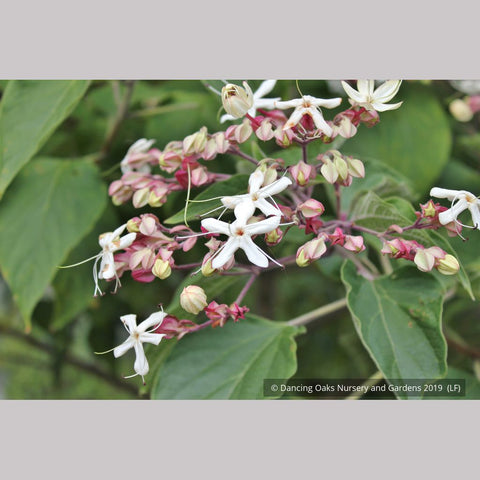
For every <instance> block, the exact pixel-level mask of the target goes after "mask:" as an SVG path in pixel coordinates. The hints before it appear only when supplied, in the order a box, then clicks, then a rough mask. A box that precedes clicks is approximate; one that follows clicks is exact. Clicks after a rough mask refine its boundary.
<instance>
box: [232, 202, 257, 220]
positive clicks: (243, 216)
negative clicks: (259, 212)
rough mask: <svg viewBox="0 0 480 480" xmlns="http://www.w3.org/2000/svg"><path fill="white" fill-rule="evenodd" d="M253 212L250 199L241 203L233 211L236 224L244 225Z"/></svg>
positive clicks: (252, 204)
mask: <svg viewBox="0 0 480 480" xmlns="http://www.w3.org/2000/svg"><path fill="white" fill-rule="evenodd" d="M253 212H255V204H254V202H253V201H252V199H251V198H248V199H245V200H243V201H241V202H240V203H239V204H238V205H237V206H236V207H235V210H234V211H233V213H234V215H235V218H236V219H237V221H236V222H234V223H236V224H238V225H245V224H246V223H247V222H248V220H250V218H252V216H253Z"/></svg>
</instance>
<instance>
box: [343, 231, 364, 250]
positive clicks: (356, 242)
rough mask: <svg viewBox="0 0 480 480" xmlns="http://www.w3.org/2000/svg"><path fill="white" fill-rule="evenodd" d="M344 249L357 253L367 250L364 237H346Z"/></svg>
mask: <svg viewBox="0 0 480 480" xmlns="http://www.w3.org/2000/svg"><path fill="white" fill-rule="evenodd" d="M343 248H345V249H346V250H350V251H351V252H355V253H359V252H363V251H364V250H365V245H364V244H363V237H362V236H361V235H345V243H344V245H343Z"/></svg>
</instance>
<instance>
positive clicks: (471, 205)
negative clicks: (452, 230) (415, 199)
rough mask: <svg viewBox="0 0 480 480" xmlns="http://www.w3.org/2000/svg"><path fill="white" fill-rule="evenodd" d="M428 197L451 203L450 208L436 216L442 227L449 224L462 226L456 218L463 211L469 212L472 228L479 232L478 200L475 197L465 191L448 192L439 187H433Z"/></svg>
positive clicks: (479, 210)
mask: <svg viewBox="0 0 480 480" xmlns="http://www.w3.org/2000/svg"><path fill="white" fill-rule="evenodd" d="M430 195H431V196H432V197H435V198H446V199H447V200H450V201H451V202H452V206H451V208H449V209H448V210H445V211H444V212H441V213H440V214H439V215H438V221H439V222H440V223H441V224H442V225H447V224H448V223H450V222H456V223H458V224H460V225H463V224H462V223H460V222H459V221H458V220H457V217H458V215H460V214H461V213H462V212H463V211H464V210H469V211H470V213H471V215H472V221H473V228H476V229H478V230H480V200H479V199H478V198H477V197H476V196H475V195H473V194H472V193H470V192H467V191H466V190H448V189H446V188H439V187H433V188H432V189H431V190H430ZM463 226H465V225H463Z"/></svg>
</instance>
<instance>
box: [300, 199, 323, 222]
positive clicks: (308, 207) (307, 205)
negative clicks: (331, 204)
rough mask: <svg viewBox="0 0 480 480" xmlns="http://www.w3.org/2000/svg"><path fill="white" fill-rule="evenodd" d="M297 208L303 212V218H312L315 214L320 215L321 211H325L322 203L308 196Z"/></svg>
mask: <svg viewBox="0 0 480 480" xmlns="http://www.w3.org/2000/svg"><path fill="white" fill-rule="evenodd" d="M297 209H298V210H300V211H301V212H302V213H303V216H304V217H305V218H312V217H316V216H317V215H322V213H323V212H324V211H325V207H324V206H323V204H322V203H321V202H319V201H318V200H315V199H314V198H310V199H309V200H307V201H306V202H303V203H302V204H300V205H299V206H298V207H297Z"/></svg>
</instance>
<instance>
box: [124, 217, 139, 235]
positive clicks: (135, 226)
mask: <svg viewBox="0 0 480 480" xmlns="http://www.w3.org/2000/svg"><path fill="white" fill-rule="evenodd" d="M140 223H141V220H140V217H134V218H131V219H130V220H129V221H128V222H127V230H128V231H129V232H130V233H138V232H139V231H140Z"/></svg>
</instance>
